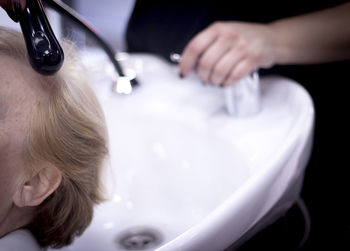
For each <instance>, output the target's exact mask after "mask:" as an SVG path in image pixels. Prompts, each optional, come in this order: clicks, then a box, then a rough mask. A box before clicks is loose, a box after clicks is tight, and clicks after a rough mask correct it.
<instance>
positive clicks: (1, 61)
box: [0, 56, 42, 114]
mask: <svg viewBox="0 0 350 251" xmlns="http://www.w3.org/2000/svg"><path fill="white" fill-rule="evenodd" d="M0 69H5V70H3V71H0V109H2V110H5V109H6V110H7V111H11V113H12V114H17V113H22V114H23V112H26V111H28V112H29V110H30V109H29V108H30V107H32V106H33V105H34V104H35V103H37V102H38V101H39V99H40V95H42V94H41V92H42V91H41V90H40V89H41V87H40V84H39V81H38V78H37V76H36V75H35V73H34V72H33V71H32V69H30V67H28V66H27V65H26V64H23V63H21V62H20V61H19V60H17V59H14V58H11V57H9V56H1V57H0Z"/></svg>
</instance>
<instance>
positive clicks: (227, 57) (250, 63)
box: [180, 22, 276, 85]
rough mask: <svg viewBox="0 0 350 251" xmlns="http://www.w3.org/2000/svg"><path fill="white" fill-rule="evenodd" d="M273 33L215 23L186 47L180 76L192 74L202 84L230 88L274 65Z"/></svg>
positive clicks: (261, 26)
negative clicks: (195, 75) (255, 72)
mask: <svg viewBox="0 0 350 251" xmlns="http://www.w3.org/2000/svg"><path fill="white" fill-rule="evenodd" d="M274 39H275V38H274V33H273V30H272V29H271V28H270V27H269V26H268V25H264V24H251V23H241V22H216V23H214V24H212V25H210V26H209V27H208V28H206V29H205V30H203V31H202V32H200V33H199V34H198V35H196V36H195V37H194V38H193V39H192V40H191V41H190V42H189V44H188V45H187V46H186V48H185V49H184V52H183V54H182V59H181V62H180V75H181V76H182V77H186V76H187V75H188V74H189V73H190V72H191V71H193V70H196V71H197V73H198V76H199V78H200V80H201V81H202V82H203V83H212V84H214V85H232V84H234V83H236V82H237V81H238V80H240V79H241V78H243V77H244V76H246V75H248V74H249V73H251V72H252V71H254V70H256V69H257V68H259V67H265V68H266V67H270V66H272V65H273V64H274V63H275V54H276V53H275V50H276V48H275V41H274Z"/></svg>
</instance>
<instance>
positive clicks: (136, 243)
mask: <svg viewBox="0 0 350 251" xmlns="http://www.w3.org/2000/svg"><path fill="white" fill-rule="evenodd" d="M116 242H117V243H118V244H119V247H120V248H123V249H125V250H146V249H149V248H152V247H156V246H158V245H159V244H160V243H161V242H162V235H161V234H160V232H158V231H157V230H155V229H153V228H149V227H134V228H130V229H128V230H126V231H125V232H123V233H122V234H121V235H120V236H118V237H117V239H116Z"/></svg>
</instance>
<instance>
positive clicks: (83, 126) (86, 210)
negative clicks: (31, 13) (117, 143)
mask: <svg viewBox="0 0 350 251" xmlns="http://www.w3.org/2000/svg"><path fill="white" fill-rule="evenodd" d="M62 47H63V50H64V52H65V61H64V64H63V67H62V69H61V70H60V71H59V72H58V73H56V74H55V75H53V76H42V75H39V74H37V73H35V72H34V71H33V74H36V75H37V78H36V79H38V85H40V87H41V88H42V89H43V90H44V92H45V94H47V95H45V98H44V99H42V100H41V101H40V103H38V105H37V107H36V108H35V109H34V110H33V112H32V114H30V116H29V120H28V126H27V125H26V128H27V132H28V133H27V134H28V135H27V137H26V139H25V140H24V152H23V157H24V160H25V161H26V163H27V166H26V168H28V172H33V171H34V170H35V166H36V165H35V163H37V162H38V161H46V162H48V163H50V164H53V165H54V166H56V167H57V168H58V169H59V170H60V172H61V174H62V181H61V183H60V185H59V187H58V188H57V190H56V191H54V192H53V193H52V194H51V195H50V196H49V197H48V198H46V200H45V201H44V202H43V203H41V204H40V205H39V206H37V208H36V210H35V215H34V216H33V219H32V221H31V222H30V224H29V225H28V226H25V227H26V228H28V229H29V230H30V231H31V232H32V233H33V235H34V236H35V238H36V239H37V241H38V243H39V244H40V245H41V246H42V247H49V246H50V247H53V248H60V247H63V246H65V245H68V244H70V243H72V242H73V240H74V238H75V237H76V236H79V235H81V234H82V233H83V232H84V230H85V229H86V228H87V227H88V225H89V224H90V222H91V220H92V217H93V206H94V205H95V204H97V203H100V202H101V201H102V200H103V196H102V194H103V192H102V186H101V180H100V178H101V177H100V176H101V171H102V167H103V165H104V160H105V159H106V156H107V154H108V137H107V133H106V125H105V119H104V115H103V112H102V109H101V107H100V104H99V102H98V100H97V98H96V96H95V94H94V92H93V91H92V89H91V88H90V86H89V84H88V82H89V81H88V78H87V74H86V70H85V69H84V67H83V65H82V63H81V61H80V59H79V57H78V56H77V53H76V51H75V49H74V48H73V46H72V45H71V44H69V43H67V42H64V43H62ZM1 54H2V55H7V56H10V57H13V58H16V59H19V60H20V62H21V63H23V64H27V65H28V67H30V64H29V63H28V58H27V52H26V47H25V44H24V40H23V36H22V34H21V33H19V32H16V31H12V30H9V29H7V28H2V27H0V55H1Z"/></svg>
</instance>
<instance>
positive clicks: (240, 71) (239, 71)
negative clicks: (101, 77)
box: [223, 58, 255, 86]
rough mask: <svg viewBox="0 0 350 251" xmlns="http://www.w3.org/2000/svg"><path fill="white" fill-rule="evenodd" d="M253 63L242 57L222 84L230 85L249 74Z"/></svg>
mask: <svg viewBox="0 0 350 251" xmlns="http://www.w3.org/2000/svg"><path fill="white" fill-rule="evenodd" d="M254 66H255V63H254V62H253V61H252V60H251V59H249V58H244V59H242V60H241V61H240V62H239V63H238V64H237V65H236V66H235V67H234V68H232V69H231V72H230V74H229V76H228V77H227V78H226V80H225V81H224V82H223V85H224V86H230V85H234V84H235V83H237V82H238V81H239V80H240V79H242V78H244V77H245V76H247V75H249V74H250V73H251V72H253V71H254V69H255V67H254Z"/></svg>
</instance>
